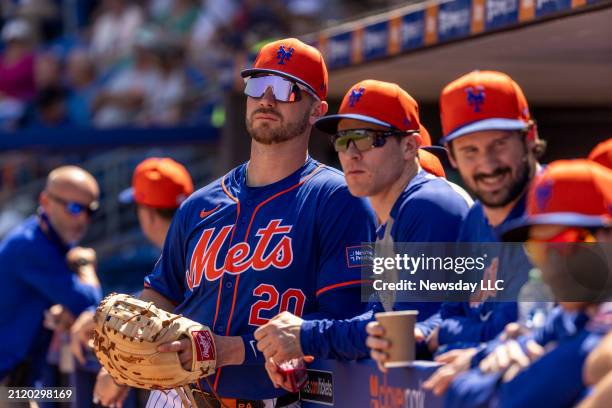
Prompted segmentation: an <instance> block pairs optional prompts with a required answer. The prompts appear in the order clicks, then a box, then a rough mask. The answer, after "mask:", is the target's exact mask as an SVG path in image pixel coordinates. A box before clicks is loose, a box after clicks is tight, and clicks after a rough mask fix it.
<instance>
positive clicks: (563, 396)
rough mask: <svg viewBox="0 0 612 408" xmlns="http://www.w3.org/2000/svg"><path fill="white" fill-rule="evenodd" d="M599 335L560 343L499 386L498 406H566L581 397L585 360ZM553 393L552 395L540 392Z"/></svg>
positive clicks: (585, 335)
mask: <svg viewBox="0 0 612 408" xmlns="http://www.w3.org/2000/svg"><path fill="white" fill-rule="evenodd" d="M600 339H601V336H599V335H592V334H589V333H587V332H582V333H581V334H579V335H577V336H575V337H574V338H572V339H571V340H568V341H565V342H563V343H560V344H559V345H558V346H557V347H556V348H555V349H554V350H552V351H551V352H549V353H547V354H546V355H544V356H542V357H541V358H540V359H539V360H537V361H535V362H534V363H533V364H531V365H530V366H529V367H528V368H527V369H526V370H525V371H523V372H521V373H519V374H518V375H517V376H516V377H515V378H514V379H513V380H512V381H510V382H508V383H505V384H502V385H501V390H500V402H501V404H500V406H501V407H551V408H552V407H569V406H574V404H576V403H577V402H578V401H579V399H580V398H581V397H582V396H583V395H584V393H585V391H586V387H585V385H584V383H583V380H582V371H583V366H584V361H585V359H586V357H587V356H588V354H589V353H590V352H591V351H592V350H593V348H595V346H596V345H597V344H599V340H600ZM542 390H554V392H542Z"/></svg>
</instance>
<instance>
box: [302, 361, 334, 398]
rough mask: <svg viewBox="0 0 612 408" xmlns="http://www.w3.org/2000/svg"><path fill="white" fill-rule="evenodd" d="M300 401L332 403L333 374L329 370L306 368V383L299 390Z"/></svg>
mask: <svg viewBox="0 0 612 408" xmlns="http://www.w3.org/2000/svg"><path fill="white" fill-rule="evenodd" d="M300 399H301V400H302V401H310V402H313V403H317V404H322V405H330V406H333V405H334V374H333V372H331V371H322V370H314V369H310V370H308V379H307V380H306V385H304V388H302V390H301V391H300Z"/></svg>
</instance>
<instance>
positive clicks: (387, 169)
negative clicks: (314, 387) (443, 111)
mask: <svg viewBox="0 0 612 408" xmlns="http://www.w3.org/2000/svg"><path fill="white" fill-rule="evenodd" d="M315 125H316V126H317V128H319V129H320V130H322V131H323V132H326V133H328V134H331V138H332V143H333V145H334V147H335V149H336V151H337V152H338V156H339V158H340V163H341V165H342V169H343V170H344V176H345V178H346V182H347V184H348V187H349V190H350V191H351V193H352V194H353V195H354V196H358V197H368V199H369V201H370V203H371V204H372V206H373V208H374V210H375V212H376V216H377V218H378V222H379V225H380V227H379V229H378V234H377V235H378V236H377V238H378V240H377V242H378V241H380V242H381V243H382V244H384V245H385V247H386V248H387V249H388V248H392V246H393V243H397V242H453V241H455V240H456V239H457V236H458V233H459V227H460V225H461V222H462V220H463V217H464V215H465V214H466V213H467V211H468V208H469V206H470V204H471V199H470V198H469V196H468V195H467V194H466V193H465V192H464V191H463V190H461V189H459V188H458V187H457V186H454V185H452V184H450V183H449V182H447V181H446V180H445V179H443V178H440V177H435V176H433V175H431V174H428V173H426V172H425V171H424V170H423V169H422V168H421V167H420V165H419V163H418V154H419V148H420V145H421V143H422V139H423V136H422V133H423V134H424V131H423V130H422V126H421V123H420V119H419V111H418V105H417V103H416V101H415V100H414V99H413V98H412V97H411V96H410V95H409V94H408V93H407V92H406V91H404V90H403V89H401V88H400V87H399V86H398V85H397V84H392V83H388V82H382V81H375V80H365V81H361V82H359V83H357V84H355V85H354V86H353V87H351V89H350V90H349V91H348V93H347V94H346V96H345V97H344V99H343V101H342V104H341V106H340V111H339V114H337V115H331V116H326V117H324V118H322V119H319V120H318V121H317V122H316V124H315ZM370 306H371V307H370V310H369V311H368V312H367V313H365V314H362V315H360V316H357V317H355V318H353V319H351V320H344V321H334V322H333V323H332V322H330V321H329V320H328V321H322V320H310V321H308V320H306V319H301V318H299V317H297V316H294V315H291V314H289V313H284V314H281V315H280V316H278V317H277V318H276V319H273V320H272V321H271V322H270V323H269V324H267V325H266V326H264V327H262V328H260V329H258V331H257V332H256V337H257V338H258V340H259V342H260V343H261V344H262V347H263V348H265V349H266V350H267V351H268V353H269V354H270V355H272V354H277V355H278V356H279V357H281V359H286V358H297V357H302V356H303V355H313V356H315V358H337V359H355V358H362V357H365V356H367V355H368V353H369V349H368V347H367V346H366V325H367V324H368V322H371V321H372V320H373V313H374V312H376V311H382V310H383V308H384V309H386V310H406V309H417V310H419V316H418V319H419V320H420V321H424V320H425V319H427V318H428V317H430V316H432V315H434V314H435V313H436V312H437V311H438V308H439V306H440V303H439V302H418V301H413V302H405V301H402V302H400V301H399V299H398V301H397V302H395V301H394V299H393V298H389V299H383V302H382V304H380V303H377V302H376V303H373V304H372V305H370ZM417 326H418V328H417V330H416V332H415V336H416V339H417V341H419V342H420V343H421V344H420V345H419V348H422V346H424V343H423V341H424V340H425V338H426V336H427V333H428V331H429V330H430V325H428V324H417ZM287 338H290V339H292V340H293V341H290V342H288V341H286V339H287ZM375 340H376V339H374V338H372V339H368V346H370V345H371V344H370V341H375ZM258 346H259V345H258ZM372 353H376V351H375V350H374V351H372ZM267 368H268V372H269V375H270V377H271V378H272V380H273V381H274V382H275V383H278V384H279V385H283V386H284V383H283V381H282V378H281V377H280V376H279V375H278V371H277V370H275V369H274V367H273V366H271V365H268V366H267Z"/></svg>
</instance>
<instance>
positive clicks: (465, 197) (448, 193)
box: [410, 174, 474, 207]
mask: <svg viewBox="0 0 612 408" xmlns="http://www.w3.org/2000/svg"><path fill="white" fill-rule="evenodd" d="M415 187H416V188H415V190H414V192H413V193H412V194H411V195H410V196H412V198H419V199H423V200H431V201H433V202H436V203H439V202H440V200H443V201H448V200H451V201H454V200H461V201H462V202H464V203H465V204H466V205H467V206H468V207H471V206H472V205H473V203H474V201H473V200H472V197H470V195H469V194H468V193H467V191H465V190H464V189H463V188H462V187H461V186H458V185H457V184H455V183H453V182H451V181H448V180H446V179H445V178H442V177H437V176H434V175H431V174H426V175H424V176H423V180H422V181H421V182H420V183H419V184H417V185H416V186H415Z"/></svg>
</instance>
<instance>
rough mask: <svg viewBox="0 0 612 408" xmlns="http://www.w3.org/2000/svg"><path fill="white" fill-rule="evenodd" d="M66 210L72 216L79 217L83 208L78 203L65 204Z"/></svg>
mask: <svg viewBox="0 0 612 408" xmlns="http://www.w3.org/2000/svg"><path fill="white" fill-rule="evenodd" d="M66 209H67V210H68V212H69V213H70V214H72V215H79V214H81V213H82V212H83V211H85V207H84V206H82V205H81V204H78V203H67V204H66Z"/></svg>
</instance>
